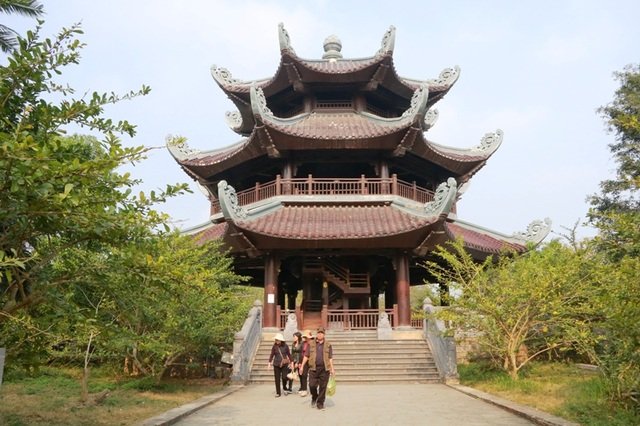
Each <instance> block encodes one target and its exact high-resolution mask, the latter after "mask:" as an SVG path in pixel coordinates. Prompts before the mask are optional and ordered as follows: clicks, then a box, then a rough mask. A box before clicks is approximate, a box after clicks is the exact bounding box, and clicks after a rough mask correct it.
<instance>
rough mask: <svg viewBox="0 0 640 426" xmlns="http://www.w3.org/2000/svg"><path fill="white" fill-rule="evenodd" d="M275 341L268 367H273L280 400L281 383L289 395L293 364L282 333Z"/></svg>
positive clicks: (277, 395) (277, 335) (277, 394)
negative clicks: (288, 382) (289, 376)
mask: <svg viewBox="0 0 640 426" xmlns="http://www.w3.org/2000/svg"><path fill="white" fill-rule="evenodd" d="M274 340H275V342H274V343H273V346H272V347H271V354H270V355H269V363H268V364H267V367H269V368H271V367H273V377H274V379H275V382H276V398H279V397H280V395H281V393H280V383H282V388H283V390H284V394H285V395H288V394H289V392H288V391H287V373H288V372H289V363H290V362H291V352H289V346H287V344H286V343H285V341H284V336H282V333H278V334H276V337H275V338H274Z"/></svg>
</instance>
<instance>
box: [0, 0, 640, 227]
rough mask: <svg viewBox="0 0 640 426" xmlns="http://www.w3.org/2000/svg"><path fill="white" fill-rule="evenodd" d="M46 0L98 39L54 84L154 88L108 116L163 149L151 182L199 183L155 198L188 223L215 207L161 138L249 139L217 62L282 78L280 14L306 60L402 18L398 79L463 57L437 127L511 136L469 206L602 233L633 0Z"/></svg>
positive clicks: (483, 217) (479, 217)
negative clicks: (237, 128)
mask: <svg viewBox="0 0 640 426" xmlns="http://www.w3.org/2000/svg"><path fill="white" fill-rule="evenodd" d="M41 3H42V4H43V5H44V8H45V11H46V15H45V16H44V19H45V24H44V28H43V30H42V34H43V35H44V36H46V37H53V36H54V35H55V34H56V33H57V32H59V30H60V29H61V28H62V27H69V26H71V25H72V24H74V23H81V26H82V29H83V31H84V34H83V35H82V36H81V37H80V39H81V40H82V41H83V42H85V43H86V45H87V46H86V47H85V48H84V50H83V52H82V58H81V60H80V64H79V65H76V66H73V67H69V68H67V69H66V70H65V71H64V74H63V75H62V76H60V77H59V78H58V80H57V81H58V82H64V83H68V84H69V85H70V86H71V87H73V88H75V89H76V96H77V97H80V96H82V95H83V94H84V93H92V92H94V91H97V92H101V93H102V92H116V93H123V94H124V93H126V92H128V91H130V90H134V89H139V88H140V87H141V86H142V85H148V86H150V87H151V93H150V94H149V95H148V96H146V97H143V98H137V99H135V100H132V101H128V102H123V103H120V104H117V105H115V106H111V107H109V108H107V110H106V114H107V115H108V116H109V117H111V118H114V119H126V120H128V121H129V122H131V123H133V124H136V125H137V135H136V136H135V138H133V139H131V138H128V137H124V140H125V143H126V144H130V145H145V146H149V147H158V149H155V150H153V151H151V153H150V155H149V157H148V159H147V160H145V161H144V162H143V163H140V164H137V165H136V166H135V167H132V168H130V170H129V171H131V173H132V174H133V176H134V177H136V178H139V179H142V180H143V182H144V183H143V184H142V185H141V189H142V190H145V191H150V190H152V189H157V188H164V187H165V186H166V185H167V184H173V183H178V182H188V183H189V184H190V186H191V188H192V190H193V194H187V195H184V196H180V197H178V198H175V199H171V200H170V201H168V202H167V203H166V204H164V205H161V206H159V210H162V211H165V212H167V213H169V214H170V215H171V217H172V223H173V224H174V225H175V226H176V227H178V228H180V229H187V228H189V227H193V226H195V225H198V224H201V223H204V222H206V221H207V219H208V216H209V215H208V213H209V207H208V201H207V199H206V197H205V196H204V195H203V194H202V193H201V192H200V191H199V189H198V188H197V187H196V185H195V184H194V183H193V181H192V180H191V179H190V178H189V177H188V176H187V175H186V174H185V173H184V172H183V171H182V170H181V169H180V167H179V166H178V165H177V163H176V162H175V161H174V160H173V158H172V157H171V155H170V154H169V152H168V151H167V150H166V148H164V144H165V139H166V137H167V136H168V135H180V136H184V137H186V138H187V139H188V143H189V146H190V147H191V148H194V149H198V150H210V149H216V148H222V147H225V146H228V145H231V144H233V143H235V142H237V141H239V140H240V136H238V135H237V134H236V133H234V132H233V131H232V130H231V129H229V127H228V126H227V125H226V122H225V119H224V114H225V112H226V111H235V107H234V105H233V103H232V102H231V101H230V100H229V99H228V98H227V97H226V96H225V94H224V93H223V92H222V90H221V89H220V88H219V87H218V86H217V85H216V83H215V82H214V80H213V78H212V77H211V74H210V67H211V66H212V65H214V64H215V65H218V66H222V67H225V68H227V69H228V70H229V71H231V73H232V74H233V77H234V78H238V79H241V80H255V79H260V78H265V77H271V76H273V75H274V74H275V72H276V70H277V67H278V63H279V60H280V51H279V44H278V23H280V22H282V23H284V26H285V28H286V29H287V31H288V33H289V36H290V38H291V44H292V46H293V48H294V49H295V51H296V53H297V54H298V56H300V57H302V58H306V59H320V58H321V56H322V53H323V47H322V44H323V41H324V39H325V38H326V37H327V36H329V35H332V34H334V35H337V36H338V37H339V38H340V40H341V41H342V46H343V48H342V54H343V56H344V57H345V58H361V57H369V56H373V55H374V54H375V52H376V51H377V50H378V49H379V48H380V42H381V40H382V37H383V35H384V33H385V32H386V30H387V29H388V28H389V27H390V26H391V25H393V26H395V27H396V42H395V50H394V56H393V57H394V64H395V67H396V72H397V73H398V74H399V75H400V76H403V77H407V78H413V79H420V80H427V79H432V78H436V77H438V75H439V73H440V71H441V70H443V69H444V68H448V67H453V66H455V65H458V66H459V67H460V68H461V75H460V78H459V79H458V81H457V83H456V84H455V85H454V86H453V88H452V89H451V90H450V91H449V93H448V94H447V95H446V96H445V97H444V99H442V100H440V101H439V102H438V103H437V104H436V108H437V109H438V111H439V113H440V114H439V120H438V122H437V123H436V124H435V126H434V127H433V128H432V129H430V130H429V131H428V132H427V133H426V136H427V138H428V139H429V140H431V141H433V142H436V143H438V144H441V145H447V146H453V147H461V148H471V147H473V146H476V145H478V144H479V143H480V140H481V138H482V137H483V135H484V134H486V133H488V132H494V131H495V130H496V129H502V130H503V132H504V139H503V142H502V146H501V147H500V148H499V149H498V151H496V152H495V153H494V155H493V156H492V157H491V158H490V159H489V161H488V162H487V164H486V165H485V167H484V168H483V169H481V170H480V171H479V172H478V173H477V174H476V175H475V176H474V177H473V178H472V180H471V185H470V186H469V188H468V189H467V191H466V192H465V193H464V194H463V196H462V198H461V201H460V202H459V203H458V217H459V218H460V219H462V220H464V221H467V222H471V223H474V224H477V225H480V226H482V227H485V228H487V229H490V230H494V231H498V232H500V233H503V234H506V235H511V234H513V233H514V232H521V231H525V230H526V228H527V226H528V225H529V224H530V223H531V222H532V221H533V220H539V219H544V218H547V217H548V218H550V219H551V220H552V221H553V225H552V236H554V234H555V236H557V235H558V234H566V233H567V229H566V228H572V227H573V225H574V224H575V223H576V222H579V223H580V224H581V225H580V226H579V228H578V236H579V237H589V236H593V235H594V234H595V230H593V229H592V228H589V227H588V226H583V225H582V223H584V222H585V215H586V213H587V211H588V208H589V204H588V202H587V201H586V198H587V197H588V196H589V195H591V194H594V193H595V192H597V191H598V189H599V183H600V182H601V181H602V180H604V179H607V178H610V177H612V176H614V175H615V170H616V163H615V162H614V161H613V160H612V158H611V155H610V151H609V149H608V144H610V143H612V142H614V135H612V134H609V133H608V132H607V129H606V126H605V124H604V121H603V119H602V117H601V116H600V115H599V114H598V112H597V109H598V108H599V107H601V106H604V105H606V104H607V103H609V102H611V101H612V99H613V96H614V92H615V90H616V88H617V87H618V82H616V81H615V79H614V78H613V73H614V72H615V71H620V70H622V69H623V68H624V66H625V65H627V64H630V63H638V62H639V61H640V55H639V54H640V25H639V24H638V19H639V17H640V2H638V1H637V0H628V1H624V0H609V1H606V2H604V1H602V0H598V1H592V0H576V1H565V0H554V1H550V0H541V1H540V0H539V1H497V0H496V1H490V0H488V1H455V0H452V1H448V2H443V1H438V2H435V1H431V0H420V1H400V0H397V1H394V2H389V1H378V0H369V1H346V0H341V1H330V0H324V1H314V2H310V1H300V0H297V1H273V0H260V1H242V0H233V1H227V0H211V1H195V0H193V1H187V0H185V1H175V0H173V1H165V0H153V1H151V0H109V1H102V2H96V1H86V0H81V1H74V0H41ZM0 20H1V21H0V22H2V23H4V24H5V25H7V26H9V27H11V28H13V29H15V30H18V31H20V32H24V31H26V30H27V29H30V28H33V27H34V25H35V22H34V21H33V20H32V19H28V18H24V17H19V16H15V15H0ZM3 59H4V58H3ZM70 131H74V130H73V129H71V130H70ZM85 133H86V132H85Z"/></svg>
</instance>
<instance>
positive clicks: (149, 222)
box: [0, 27, 185, 322]
mask: <svg viewBox="0 0 640 426" xmlns="http://www.w3.org/2000/svg"><path fill="white" fill-rule="evenodd" d="M38 30H39V29H37V30H36V31H35V32H31V31H30V32H28V34H27V38H26V39H19V49H18V50H16V51H15V52H14V53H13V54H12V55H11V57H9V60H8V65H7V66H3V67H0V110H1V112H2V114H1V115H0V116H1V117H2V119H1V120H0V170H2V173H1V174H0V206H2V208H1V209H0V229H1V231H2V232H1V234H0V253H1V255H0V258H1V259H2V260H1V262H2V263H0V277H1V278H2V283H1V284H0V287H1V289H2V293H1V295H0V308H1V310H0V322H1V321H6V320H7V318H8V317H10V316H12V315H15V314H16V313H17V312H18V311H19V310H21V309H27V308H29V307H30V306H32V305H34V304H37V303H40V302H42V301H44V300H47V299H48V298H49V295H48V294H47V293H48V292H49V290H50V289H54V291H55V288H56V287H57V286H59V285H60V284H61V283H64V281H65V280H66V278H63V279H62V281H52V280H50V279H49V277H48V274H49V271H48V268H49V267H50V265H51V264H52V263H53V262H55V259H56V257H57V256H59V255H60V253H61V252H62V251H64V249H65V248H67V247H73V246H77V245H82V244H84V245H86V246H90V245H91V244H96V243H99V242H102V241H108V242H117V241H127V240H129V239H131V238H138V237H144V236H145V235H148V234H149V233H150V231H151V229H152V228H153V227H155V226H157V225H160V224H163V223H164V221H165V220H166V218H165V217H163V216H162V215H159V214H158V213H156V212H155V211H153V210H152V209H151V206H152V205H153V203H154V202H156V201H158V200H161V199H162V198H163V197H164V196H166V195H173V194H177V193H179V192H181V191H183V190H184V188H185V187H184V185H179V186H170V187H168V188H167V191H166V194H165V193H163V194H161V195H160V196H156V197H154V198H155V199H151V198H149V197H142V196H141V197H134V196H131V190H132V188H133V187H134V186H135V185H136V184H138V183H139V182H138V181H137V180H135V179H133V178H132V177H131V176H130V175H129V174H127V173H125V174H120V173H118V172H117V171H116V169H117V168H118V167H119V166H121V165H123V164H125V163H130V162H137V161H140V160H142V159H143V158H144V154H145V152H146V148H144V147H133V148H129V147H125V146H123V145H122V143H121V142H120V140H119V139H118V138H117V137H115V134H116V133H127V134H129V135H134V134H135V130H134V126H132V125H130V124H129V123H127V122H126V121H120V122H118V123H114V122H113V121H112V120H111V119H107V118H104V117H102V114H103V107H104V106H105V105H106V104H109V103H114V102H118V101H120V100H122V99H125V98H131V97H135V96H138V95H143V94H146V93H148V88H146V87H143V88H142V89H141V90H140V91H138V92H132V93H129V94H127V95H125V96H124V97H120V96H117V95H115V94H112V95H110V96H107V95H100V94H97V93H94V94H93V95H92V96H91V97H90V99H89V100H88V101H87V100H84V99H80V100H74V99H71V98H69V96H70V95H72V94H73V90H72V89H71V88H69V87H65V86H62V85H59V84H57V83H55V82H54V81H53V77H54V76H57V75H59V74H61V73H62V69H63V68H64V67H65V66H67V65H70V64H75V63H77V61H78V58H79V50H80V49H81V47H82V44H81V43H80V42H79V41H78V40H77V39H76V38H75V36H76V35H78V34H79V33H80V30H79V29H78V28H77V27H72V28H71V29H68V30H67V29H65V30H63V31H61V33H60V34H59V35H58V37H57V38H56V39H55V40H53V41H51V40H49V39H45V40H44V41H40V39H39V34H38ZM54 94H55V95H56V96H52V95H54ZM51 98H58V99H60V100H59V101H58V102H57V103H56V102H54V101H51V100H50V99H51ZM69 124H77V125H82V126H86V127H87V128H89V129H91V130H94V131H96V132H99V133H101V134H102V135H103V136H104V138H103V139H102V140H98V139H96V138H93V137H81V136H72V137H65V136H64V133H65V130H64V127H65V126H66V125H69ZM70 272H71V273H75V271H70Z"/></svg>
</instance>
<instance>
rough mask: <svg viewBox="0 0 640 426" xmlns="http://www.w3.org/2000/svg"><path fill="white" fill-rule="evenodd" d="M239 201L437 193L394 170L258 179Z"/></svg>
mask: <svg viewBox="0 0 640 426" xmlns="http://www.w3.org/2000/svg"><path fill="white" fill-rule="evenodd" d="M236 195H237V198H238V204H239V205H240V206H246V205H249V204H253V203H257V202H259V201H262V200H266V199H269V198H272V197H277V196H281V195H287V196H297V195H300V196H303V195H305V196H306V195H320V196H326V195H393V196H398V197H403V198H407V199H409V200H413V201H415V202H417V203H420V204H424V203H428V202H430V201H433V197H434V193H433V191H429V190H428V189H425V188H421V187H419V186H417V185H416V184H415V182H413V183H409V182H405V181H402V180H400V179H398V178H397V176H396V175H395V174H394V175H392V176H391V177H390V178H365V177H364V176H361V177H360V178H351V179H344V178H314V177H313V176H312V175H309V176H308V177H306V178H293V179H285V178H282V177H280V175H277V176H276V180H273V181H271V182H266V183H262V184H261V183H256V185H255V186H254V187H253V188H249V189H245V190H244V191H240V192H238V193H237V194H236ZM220 211H221V210H220V203H219V202H218V200H214V201H213V202H212V203H211V214H216V213H219V212H220Z"/></svg>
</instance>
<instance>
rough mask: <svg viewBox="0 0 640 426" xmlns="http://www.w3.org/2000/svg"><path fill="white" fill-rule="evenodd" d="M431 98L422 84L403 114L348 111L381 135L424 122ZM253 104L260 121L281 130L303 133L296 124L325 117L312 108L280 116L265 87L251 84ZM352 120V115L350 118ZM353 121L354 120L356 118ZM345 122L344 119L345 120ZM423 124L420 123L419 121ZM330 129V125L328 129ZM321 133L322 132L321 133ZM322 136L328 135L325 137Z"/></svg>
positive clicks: (288, 132)
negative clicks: (268, 97)
mask: <svg viewBox="0 0 640 426" xmlns="http://www.w3.org/2000/svg"><path fill="white" fill-rule="evenodd" d="M428 99H429V90H428V88H427V87H426V86H420V87H419V88H417V89H416V90H415V91H414V93H413V96H412V97H411V103H410V106H409V108H408V109H407V110H406V111H404V113H403V114H402V115H401V116H400V117H395V118H383V117H378V116H375V115H373V114H370V113H367V112H363V111H360V112H356V111H354V112H351V113H345V114H352V115H353V117H354V118H365V119H366V120H368V121H369V122H370V124H371V127H374V128H378V131H377V132H376V131H374V133H375V134H372V135H371V136H380V135H383V134H391V133H394V132H396V131H398V130H403V129H406V128H408V127H410V126H412V125H413V124H416V123H422V121H424V119H425V115H426V112H427V103H428ZM251 108H252V110H253V115H254V117H255V119H256V121H258V122H260V123H264V124H265V125H267V126H269V127H274V128H276V129H277V130H278V131H281V132H283V133H287V134H291V135H296V136H299V134H298V133H299V132H296V125H297V124H299V123H301V122H302V121H304V120H307V121H308V120H310V119H313V118H314V117H322V116H323V114H322V113H318V112H310V113H304V114H299V115H297V116H294V117H290V118H280V117H276V116H275V115H274V114H273V113H272V112H271V110H270V109H269V107H268V106H267V100H266V97H265V95H264V92H263V91H262V89H261V88H259V87H256V86H252V88H251ZM326 116H336V114H335V113H332V114H330V113H327V115H326ZM347 121H348V118H347ZM352 121H353V120H352ZM343 124H344V123H343ZM418 125H420V124H418ZM325 130H326V129H325ZM319 136H320V135H318V137H319ZM321 139H327V138H326V137H325V138H321ZM338 139H341V140H342V139H345V135H344V134H341V135H339V137H338Z"/></svg>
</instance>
